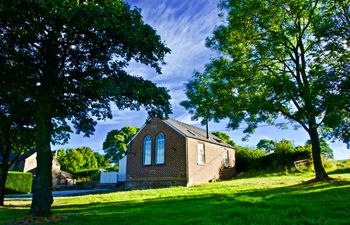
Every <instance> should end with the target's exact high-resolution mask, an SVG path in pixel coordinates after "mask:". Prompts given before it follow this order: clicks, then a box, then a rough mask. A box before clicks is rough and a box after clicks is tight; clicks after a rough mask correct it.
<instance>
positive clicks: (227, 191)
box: [0, 171, 350, 225]
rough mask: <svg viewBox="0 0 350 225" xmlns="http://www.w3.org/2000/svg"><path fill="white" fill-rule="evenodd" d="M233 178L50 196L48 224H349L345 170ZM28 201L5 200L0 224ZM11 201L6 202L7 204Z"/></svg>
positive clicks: (349, 177) (349, 184)
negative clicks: (319, 175)
mask: <svg viewBox="0 0 350 225" xmlns="http://www.w3.org/2000/svg"><path fill="white" fill-rule="evenodd" d="M312 177H313V175H312V174H299V175H288V176H287V175H283V176H271V177H260V178H244V179H235V180H231V181H225V182H217V183H210V184H205V185H200V186H196V187H188V188H186V187H171V188H164V189H154V190H143V191H140V190H139V191H124V192H118V193H111V194H100V195H87V196H80V197H70V198H56V199H55V202H54V204H53V208H52V211H53V213H54V217H53V219H52V220H51V221H50V222H49V223H50V224H83V225H88V224H94V225H95V224H103V225H112V224H128V225H129V224H332V225H334V224H344V225H345V224H346V225H348V224H350V173H349V172H347V171H339V173H337V171H335V172H333V173H332V177H334V178H337V180H336V181H331V182H320V183H307V182H306V181H308V180H310V179H311V178H312ZM29 204H30V202H29V201H26V202H23V201H21V202H19V201H18V202H7V205H8V206H7V207H4V208H0V224H26V223H29V222H28V221H30V220H20V221H19V220H16V218H21V217H24V216H26V215H27V213H28V211H29ZM9 205H11V206H9Z"/></svg>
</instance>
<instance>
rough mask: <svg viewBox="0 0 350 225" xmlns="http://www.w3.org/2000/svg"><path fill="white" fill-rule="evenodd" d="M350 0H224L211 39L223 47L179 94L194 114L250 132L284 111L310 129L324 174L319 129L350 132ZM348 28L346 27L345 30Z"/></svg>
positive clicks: (334, 134)
mask: <svg viewBox="0 0 350 225" xmlns="http://www.w3.org/2000/svg"><path fill="white" fill-rule="evenodd" d="M349 4H350V3H349V2H348V1H344V0H343V1H342V0H340V1H335V0H334V1H332V0H330V1H317V0H300V1H280V0H276V1H266V0H257V1H250V0H245V1H237V0H233V1H232V0H231V1H229V0H224V1H222V2H221V8H222V10H223V11H224V12H225V13H223V15H224V16H225V18H226V20H227V22H226V23H225V24H224V25H221V26H219V27H218V28H217V29H216V30H215V31H214V35H213V37H211V38H208V39H207V45H208V46H209V47H211V48H212V49H214V50H217V51H218V52H219V53H220V55H219V57H217V58H215V59H213V60H212V61H211V63H210V64H208V65H207V66H206V67H205V70H204V72H195V73H194V75H193V78H192V80H191V81H190V82H189V83H188V84H187V90H186V94H187V96H188V98H189V100H187V101H184V102H182V105H183V106H185V107H186V108H187V109H188V110H189V111H190V112H191V113H192V114H193V115H194V117H195V118H201V117H202V118H204V119H214V120H220V119H224V118H227V119H228V120H229V123H228V126H229V127H231V128H232V129H235V128H238V127H239V125H240V124H241V123H242V122H245V124H246V125H247V128H246V129H245V130H244V131H245V132H246V133H252V132H254V130H255V129H256V128H257V126H258V124H259V123H268V124H275V120H276V119H277V118H281V117H284V118H285V119H287V120H288V121H289V122H290V123H292V124H293V125H294V126H296V127H302V128H303V129H305V130H306V131H307V132H308V134H309V136H310V140H311V143H312V156H313V163H314V168H315V172H316V179H327V178H328V176H327V174H326V172H325V170H324V168H323V165H322V161H321V157H320V137H322V136H324V137H327V138H338V139H341V140H343V141H344V142H346V143H349V140H350V139H347V137H348V136H347V135H348V134H349V127H350V126H349V118H350V117H349V115H350V114H349V113H350V110H349V109H350V107H349V103H350V98H344V96H348V94H349V85H348V84H349V77H348V72H349V68H350V67H349V61H350V60H349V59H350V57H349V51H348V49H349V45H348V43H349V42H348V40H349V36H348V34H349V32H348V31H349V26H348V25H349V23H348V22H349V11H348V10H349ZM343 30H344V31H345V32H341V31H343Z"/></svg>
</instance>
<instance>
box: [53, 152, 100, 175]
mask: <svg viewBox="0 0 350 225" xmlns="http://www.w3.org/2000/svg"><path fill="white" fill-rule="evenodd" d="M101 157H102V159H104V157H103V156H102V155H100V154H98V153H96V152H94V151H92V149H91V148H89V147H80V148H70V149H67V150H64V149H60V150H58V151H57V160H58V161H59V162H60V164H61V169H62V170H64V171H67V172H69V173H73V174H75V173H76V172H78V171H81V170H90V169H98V168H100V164H99V160H101ZM98 158H100V159H98ZM100 162H101V161H100ZM102 165H106V164H105V160H103V162H102Z"/></svg>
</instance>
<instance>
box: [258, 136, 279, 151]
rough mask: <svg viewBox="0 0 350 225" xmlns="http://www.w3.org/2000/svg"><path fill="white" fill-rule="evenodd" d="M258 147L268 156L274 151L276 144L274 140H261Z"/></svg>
mask: <svg viewBox="0 0 350 225" xmlns="http://www.w3.org/2000/svg"><path fill="white" fill-rule="evenodd" d="M256 147H257V148H258V149H260V150H262V151H264V152H266V153H268V154H270V153H272V152H273V151H274V147H275V142H274V141H273V140H268V139H261V140H260V141H259V142H258V144H257V145H256Z"/></svg>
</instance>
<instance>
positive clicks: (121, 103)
mask: <svg viewBox="0 0 350 225" xmlns="http://www.w3.org/2000/svg"><path fill="white" fill-rule="evenodd" d="M1 6H2V7H1V11H0V58H1V66H2V68H1V69H2V71H5V72H3V73H2V74H1V76H3V78H2V80H3V81H4V82H5V83H3V84H2V85H3V86H7V87H13V88H10V89H9V90H8V92H7V94H8V95H9V96H12V97H14V99H13V100H14V101H15V102H16V101H17V100H16V98H15V96H16V93H17V91H21V93H25V96H21V99H24V100H25V103H26V104H30V105H32V106H33V113H32V115H30V116H32V118H34V120H33V123H32V127H33V128H34V137H35V138H34V141H35V145H36V148H37V163H38V164H37V165H38V166H37V174H36V176H35V179H34V182H33V198H32V205H31V212H30V213H31V214H33V215H36V216H47V215H50V214H51V204H52V202H53V198H52V193H51V187H52V181H51V164H52V154H51V147H50V144H51V143H57V142H61V143H62V142H66V141H67V140H68V139H69V133H70V132H72V128H71V125H73V126H74V128H75V130H76V131H77V132H78V133H81V132H82V133H84V134H85V135H86V136H89V135H91V134H92V133H93V132H94V126H95V125H96V123H97V122H96V120H101V119H106V118H111V117H112V113H111V102H112V103H114V104H116V106H117V107H118V108H119V109H125V108H129V109H132V110H138V109H139V108H140V107H144V108H145V109H146V110H147V111H148V112H149V115H150V116H152V115H158V116H159V117H162V116H167V114H168V113H170V112H171V109H170V104H169V99H170V96H169V94H168V90H167V89H165V88H160V87H157V86H156V85H155V84H154V83H152V82H150V81H147V80H144V79H142V78H141V77H138V76H132V75H130V74H128V73H127V72H126V71H125V68H126V67H127V66H128V63H129V62H130V61H131V60H133V61H136V62H138V63H142V64H145V65H148V66H151V67H153V68H154V69H155V70H156V72H157V73H160V72H161V70H160V64H162V63H164V61H163V59H164V56H165V54H166V53H169V52H170V50H169V49H168V48H167V47H166V46H165V44H164V43H163V42H162V41H161V40H160V37H159V35H157V33H156V31H155V30H154V29H152V28H151V27H150V26H149V25H147V24H145V23H144V22H143V20H142V17H141V14H140V10H139V9H130V7H129V5H127V4H126V3H125V2H124V1H121V0H115V1H108V0H105V1H92V0H85V1H73V0H65V1H62V0H48V1H29V0H21V1H5V2H3V3H1ZM17 102H18V108H21V107H22V106H21V102H22V101H17ZM13 113H15V111H14V112H13Z"/></svg>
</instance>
